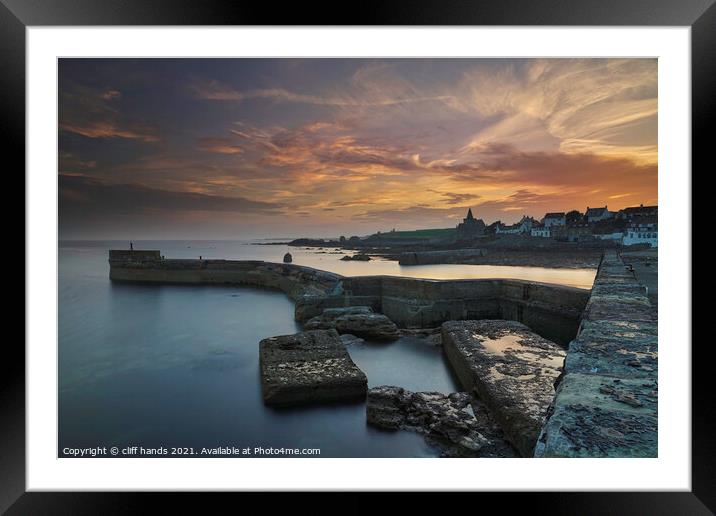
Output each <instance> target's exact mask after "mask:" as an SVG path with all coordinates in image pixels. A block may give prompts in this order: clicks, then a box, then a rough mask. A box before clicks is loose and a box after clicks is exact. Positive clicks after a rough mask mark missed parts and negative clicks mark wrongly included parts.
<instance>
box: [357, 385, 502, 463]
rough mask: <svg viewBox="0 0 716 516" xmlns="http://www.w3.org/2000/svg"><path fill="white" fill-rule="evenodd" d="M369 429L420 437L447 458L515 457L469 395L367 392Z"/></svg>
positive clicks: (400, 390) (391, 389) (393, 389)
mask: <svg viewBox="0 0 716 516" xmlns="http://www.w3.org/2000/svg"><path fill="white" fill-rule="evenodd" d="M366 417H367V421H368V424H369V425H372V426H375V427H378V428H382V429H385V430H409V431H414V432H418V433H421V434H423V435H424V436H425V439H426V441H427V442H428V443H430V444H431V445H433V446H436V447H437V448H439V449H440V451H441V455H442V456H445V457H514V456H515V455H516V454H515V451H514V450H513V448H512V447H511V446H510V444H509V443H508V442H507V441H506V440H505V438H504V435H503V433H502V431H501V430H500V428H499V426H498V425H497V424H496V423H495V421H494V420H492V418H491V417H490V415H489V413H488V412H487V409H486V407H485V406H484V405H483V404H481V403H480V402H479V400H476V399H474V398H473V396H471V395H470V394H469V393H466V392H453V393H451V394H447V395H446V394H442V393H440V392H411V391H408V390H405V389H403V388H401V387H394V386H381V387H374V388H372V389H370V390H369V391H368V400H367V407H366Z"/></svg>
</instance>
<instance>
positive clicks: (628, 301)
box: [535, 251, 658, 457]
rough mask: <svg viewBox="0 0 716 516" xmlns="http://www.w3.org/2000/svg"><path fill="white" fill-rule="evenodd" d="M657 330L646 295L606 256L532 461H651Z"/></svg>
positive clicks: (617, 261)
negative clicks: (586, 459) (597, 459)
mask: <svg viewBox="0 0 716 516" xmlns="http://www.w3.org/2000/svg"><path fill="white" fill-rule="evenodd" d="M657 330H658V322H657V317H656V312H655V310H654V308H653V307H652V306H651V304H650V302H649V299H648V297H647V292H646V289H645V288H644V287H643V286H642V285H641V284H640V283H639V282H638V281H637V280H636V278H635V277H634V273H633V272H631V271H629V270H628V269H627V267H626V266H625V264H624V262H623V261H622V260H621V258H620V257H619V256H618V255H617V253H616V252H614V251H606V252H605V253H604V255H603V256H602V260H601V263H600V266H599V270H598V272H597V276H596V279H595V281H594V286H593V287H592V293H591V296H590V298H589V302H588V303H587V305H586V308H585V310H584V314H583V316H582V321H581V324H580V326H579V331H578V333H577V337H576V338H575V339H574V340H573V341H572V342H571V343H570V344H569V348H568V350H567V358H566V360H565V364H564V372H563V375H562V377H561V379H560V381H559V384H558V386H557V390H556V393H555V398H554V400H553V402H552V405H551V407H550V409H549V410H548V415H547V419H546V423H545V425H544V427H543V428H542V431H541V434H540V437H539V439H538V441H537V445H536V447H535V456H537V457H657V456H658V438H657V437H658V432H657V426H658V410H657V409H658V367H657V362H658V331H657Z"/></svg>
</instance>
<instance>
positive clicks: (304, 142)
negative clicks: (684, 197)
mask: <svg viewBox="0 0 716 516" xmlns="http://www.w3.org/2000/svg"><path fill="white" fill-rule="evenodd" d="M640 203H644V204H656V203H657V61H656V59H579V60H574V59H379V60H373V59H306V60H303V59H61V60H60V64H59V226H60V238H63V239H80V238H98V239H112V238H118V239H125V238H126V239H142V238H147V239H158V238H167V239H221V238H226V239H241V238H261V237H299V236H338V235H341V234H343V235H346V236H350V235H354V234H357V235H365V234H369V233H373V232H375V231H378V230H381V231H388V230H390V229H393V228H396V229H399V230H406V229H417V228H443V227H452V226H455V225H456V224H457V223H458V222H459V221H460V220H461V219H462V218H463V217H464V216H465V212H466V211H467V208H468V207H471V208H472V210H473V213H474V214H475V216H476V217H478V218H482V219H484V220H485V222H486V223H488V224H489V223H490V222H493V221H495V220H498V219H499V220H502V221H503V222H507V223H510V222H514V221H516V220H518V219H519V218H521V217H522V215H524V214H527V215H532V216H535V217H537V218H541V217H542V216H543V215H544V213H545V212H547V211H567V210H570V209H579V210H580V211H584V210H585V209H586V207H587V206H592V207H594V206H603V205H605V204H607V205H608V207H609V209H612V210H616V209H620V208H623V207H626V206H633V205H639V204H640Z"/></svg>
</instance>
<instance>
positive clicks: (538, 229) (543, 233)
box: [530, 224, 552, 238]
mask: <svg viewBox="0 0 716 516" xmlns="http://www.w3.org/2000/svg"><path fill="white" fill-rule="evenodd" d="M530 235H532V236H533V237H542V238H550V237H551V236H552V228H550V227H549V226H545V225H543V224H540V225H538V226H532V229H531V230H530Z"/></svg>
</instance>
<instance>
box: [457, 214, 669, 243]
mask: <svg viewBox="0 0 716 516" xmlns="http://www.w3.org/2000/svg"><path fill="white" fill-rule="evenodd" d="M657 217H658V206H644V205H643V204H641V205H639V206H635V207H629V208H624V209H622V210H618V211H610V210H609V208H608V207H607V206H602V207H598V208H590V207H587V209H586V210H585V211H584V212H580V211H577V210H573V211H569V212H566V213H565V212H552V213H546V214H545V215H544V217H542V219H541V220H537V219H535V218H533V217H529V216H527V215H524V216H523V217H522V219H521V220H520V221H519V222H517V223H516V224H511V225H506V224H503V223H502V222H501V221H499V220H498V221H496V222H493V223H492V224H490V225H485V222H484V221H483V220H482V219H476V218H475V217H474V216H473V214H472V209H469V210H468V212H467V216H466V217H465V218H464V219H463V221H462V222H461V223H460V224H458V226H457V236H458V240H472V239H475V238H480V237H484V236H488V235H529V236H532V237H539V238H551V239H554V240H556V241H560V242H590V241H596V240H603V241H609V242H613V243H615V244H619V245H624V246H632V245H639V244H642V245H643V246H648V247H658V242H659V238H658V222H657Z"/></svg>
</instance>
